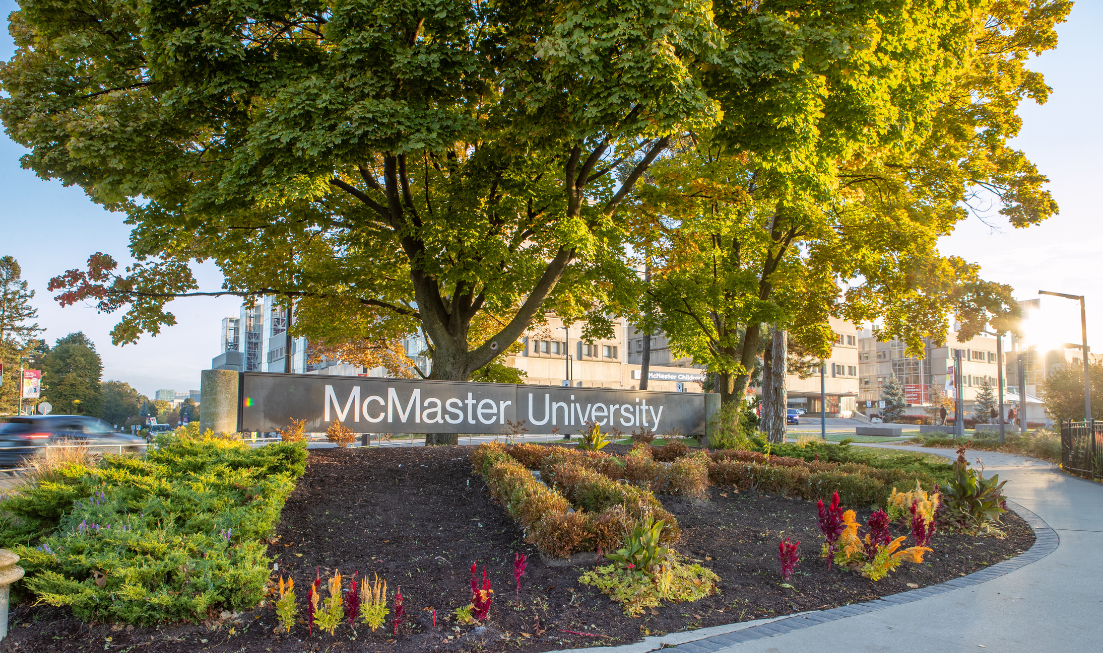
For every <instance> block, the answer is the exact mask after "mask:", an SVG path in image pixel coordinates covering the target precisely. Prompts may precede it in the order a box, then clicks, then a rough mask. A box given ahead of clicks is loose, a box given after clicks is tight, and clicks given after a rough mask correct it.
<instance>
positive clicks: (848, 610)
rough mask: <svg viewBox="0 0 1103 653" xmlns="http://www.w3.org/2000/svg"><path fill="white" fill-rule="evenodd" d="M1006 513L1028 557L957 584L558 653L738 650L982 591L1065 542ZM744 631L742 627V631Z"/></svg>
mask: <svg viewBox="0 0 1103 653" xmlns="http://www.w3.org/2000/svg"><path fill="white" fill-rule="evenodd" d="M1007 507H1008V508H1009V509H1010V510H1012V511H1013V512H1014V513H1015V514H1017V515H1018V516H1019V517H1021V518H1022V519H1023V521H1025V522H1026V523H1027V524H1028V525H1029V526H1030V528H1031V529H1032V530H1033V531H1034V544H1033V545H1032V546H1031V547H1030V548H1029V549H1028V550H1027V551H1026V552H1025V553H1022V554H1020V555H1018V556H1015V557H1014V558H1011V559H1010V560H1004V561H1003V562H997V563H996V564H994V565H991V566H989V567H985V568H984V569H981V570H980V571H974V572H973V573H971V574H969V575H968V576H962V577H961V578H954V579H953V580H948V581H946V582H945V583H939V584H937V585H928V586H927V587H921V588H919V589H917V590H909V591H907V592H900V593H899V594H892V595H890V596H886V597H883V598H880V599H876V600H873V601H867V602H865V603H854V604H851V605H843V606H839V607H837V608H832V609H830V610H823V611H819V612H801V613H797V614H792V615H788V616H785V617H778V618H776V619H771V620H768V621H766V622H764V623H763V622H761V621H760V622H754V621H748V622H743V623H742V624H729V625H727V626H714V627H712V628H702V629H701V630H694V631H688V632H680V633H671V634H670V635H666V636H664V637H648V638H647V639H645V640H644V641H642V642H636V643H635V644H626V645H624V646H612V647H609V646H606V647H597V648H592V649H589V648H587V649H567V650H565V651H559V652H554V653H567V652H568V651H574V652H577V651H587V650H599V649H600V650H602V651H619V652H621V653H648V652H649V651H654V650H657V649H664V650H669V651H672V652H677V653H712V652H714V651H719V650H721V649H725V648H728V647H730V646H735V645H737V644H743V643H745V642H751V641H754V640H758V639H765V638H767V637H774V636H775V635H782V634H785V633H788V632H792V631H794V630H801V629H803V628H808V627H810V626H815V625H818V624H822V623H827V622H829V621H837V620H839V619H845V618H847V617H854V616H857V615H860V614H866V613H867V612H876V611H877V610H884V609H885V608H891V607H893V606H897V605H903V604H905V603H913V602H915V601H921V600H923V599H926V598H929V597H932V596H936V595H938V594H944V593H946V592H952V591H953V590H957V589H961V588H963V587H972V586H974V585H980V584H981V583H986V582H988V581H990V580H992V579H994V578H999V577H1000V576H1005V575H1007V574H1009V573H1011V572H1013V571H1015V570H1016V569H1019V568H1021V567H1025V566H1026V565H1029V564H1031V563H1033V562H1037V561H1039V560H1041V559H1042V558H1044V557H1046V556H1047V555H1049V554H1051V553H1053V552H1054V551H1055V550H1057V547H1058V546H1059V545H1060V543H1061V539H1060V537H1059V536H1058V535H1057V532H1056V531H1054V530H1053V528H1051V527H1050V525H1049V524H1047V523H1046V522H1045V520H1043V519H1042V518H1041V517H1039V516H1038V515H1036V514H1035V513H1034V512H1032V511H1030V510H1028V509H1026V508H1024V507H1023V506H1021V505H1019V504H1017V503H1015V502H1014V501H1010V500H1009V501H1008V502H1007ZM740 626H743V627H742V628H740ZM718 630H728V632H724V633H723V634H715V635H714V634H712V633H716V632H717V631H718ZM709 631H712V632H709ZM671 644H675V646H670V645H671Z"/></svg>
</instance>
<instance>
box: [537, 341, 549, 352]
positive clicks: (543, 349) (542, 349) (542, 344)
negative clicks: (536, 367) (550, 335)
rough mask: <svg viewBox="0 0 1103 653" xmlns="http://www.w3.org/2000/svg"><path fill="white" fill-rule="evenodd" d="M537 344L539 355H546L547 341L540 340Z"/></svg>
mask: <svg viewBox="0 0 1103 653" xmlns="http://www.w3.org/2000/svg"><path fill="white" fill-rule="evenodd" d="M539 342H540V353H541V354H546V353H548V341H547V340H540V341H539Z"/></svg>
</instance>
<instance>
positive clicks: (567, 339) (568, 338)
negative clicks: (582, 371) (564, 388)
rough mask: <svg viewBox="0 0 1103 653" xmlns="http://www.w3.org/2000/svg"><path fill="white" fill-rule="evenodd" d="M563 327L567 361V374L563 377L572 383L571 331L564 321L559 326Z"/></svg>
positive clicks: (568, 383)
mask: <svg viewBox="0 0 1103 653" xmlns="http://www.w3.org/2000/svg"><path fill="white" fill-rule="evenodd" d="M559 328H560V329H563V349H564V351H563V354H564V357H565V358H566V363H567V376H565V377H563V378H564V379H565V380H566V381H567V385H570V384H571V331H570V327H569V326H567V323H566V322H564V323H563V326H561V327H559Z"/></svg>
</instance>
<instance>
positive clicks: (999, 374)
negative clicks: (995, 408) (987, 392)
mask: <svg viewBox="0 0 1103 653" xmlns="http://www.w3.org/2000/svg"><path fill="white" fill-rule="evenodd" d="M985 333H988V335H992V336H996V378H997V379H998V384H999V387H1000V397H999V404H998V405H999V415H998V418H999V424H1000V444H1003V441H1004V428H1003V426H1004V424H1003V417H1004V415H1005V413H1004V412H1003V365H1004V363H1003V334H1002V333H990V332H988V331H985Z"/></svg>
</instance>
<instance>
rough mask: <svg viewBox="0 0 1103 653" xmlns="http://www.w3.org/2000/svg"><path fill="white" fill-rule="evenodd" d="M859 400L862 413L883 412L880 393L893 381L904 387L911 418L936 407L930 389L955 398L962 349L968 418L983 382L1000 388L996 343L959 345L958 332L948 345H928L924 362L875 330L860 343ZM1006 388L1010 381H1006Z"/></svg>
mask: <svg viewBox="0 0 1103 653" xmlns="http://www.w3.org/2000/svg"><path fill="white" fill-rule="evenodd" d="M858 349H859V352H858V353H859V357H860V360H859V376H860V379H861V383H860V390H859V395H858V407H859V410H862V411H864V412H868V413H878V412H879V411H880V401H881V399H882V397H881V393H882V391H883V389H884V387H885V385H886V384H887V383H888V382H889V379H891V378H892V377H893V376H895V377H896V378H897V379H899V380H900V382H901V383H902V384H903V385H904V394H905V397H906V399H907V404H908V406H909V408H914V410H911V411H909V413H911V414H922V413H924V410H923V408H925V407H929V406H931V397H930V386H932V385H937V386H939V387H941V388H944V389H945V392H946V396H948V397H952V396H953V390H952V386H953V377H952V374H953V365H954V356H955V352H956V351H957V350H961V360H962V366H961V373H962V394H963V398H964V401H965V409H966V413H967V414H971V413H972V406H973V404H974V402H975V400H976V396H977V391H978V389H979V387H980V386H981V385H982V383H983V381H984V380H987V381H988V382H990V383H991V384H992V386H993V387H996V385H997V379H998V374H999V365H1000V361H999V360H998V359H997V357H996V339H995V338H994V337H991V336H987V335H979V336H977V337H975V338H973V339H971V340H967V341H964V342H962V341H959V339H958V337H957V329H956V327H955V329H953V330H951V331H950V332H949V333H948V334H946V343H945V344H944V345H942V346H940V347H938V346H935V345H934V344H933V343H932V342H931V341H930V340H929V339H928V340H925V341H924V351H923V356H922V357H921V358H919V357H914V356H908V355H907V352H906V347H905V345H904V343H903V342H902V341H900V340H896V339H893V340H891V341H888V342H882V341H879V340H878V339H877V338H875V337H873V334H872V332H871V331H866V332H865V333H864V334H863V335H862V337H861V338H860V342H859V347H858ZM1004 383H1005V386H1006V383H1007V377H1004Z"/></svg>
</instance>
